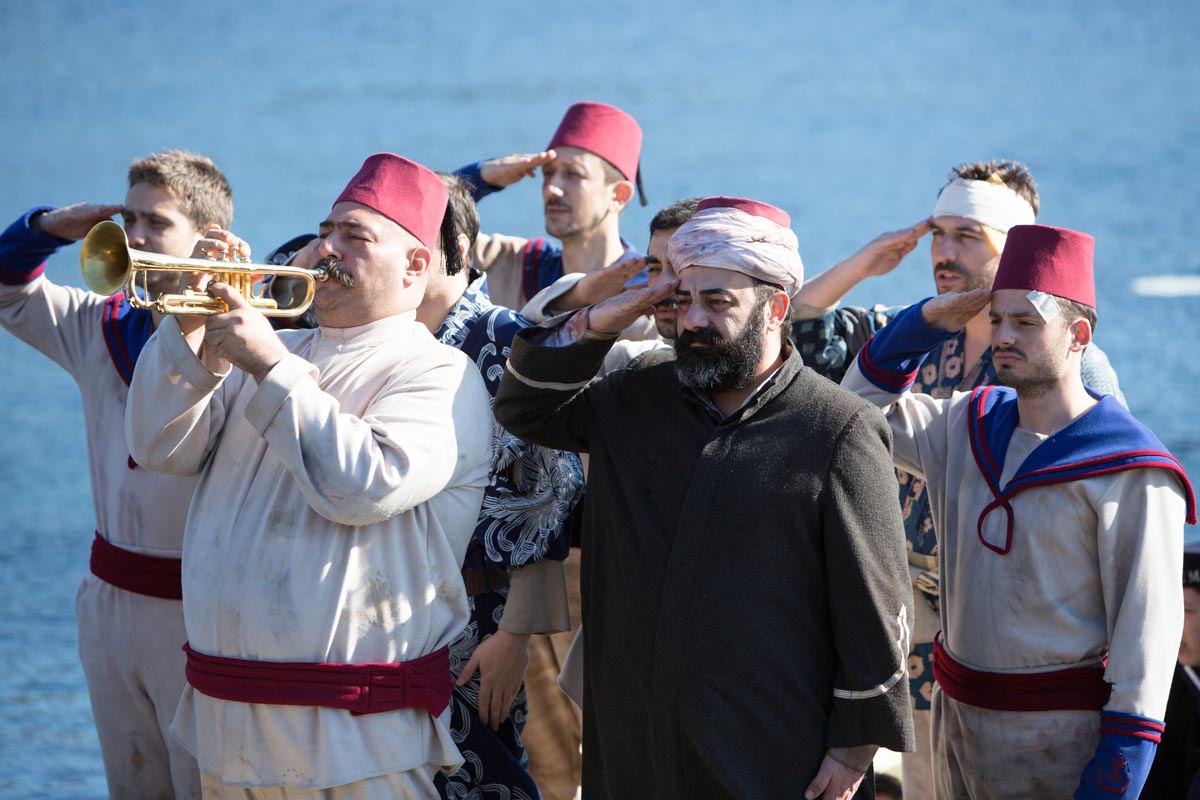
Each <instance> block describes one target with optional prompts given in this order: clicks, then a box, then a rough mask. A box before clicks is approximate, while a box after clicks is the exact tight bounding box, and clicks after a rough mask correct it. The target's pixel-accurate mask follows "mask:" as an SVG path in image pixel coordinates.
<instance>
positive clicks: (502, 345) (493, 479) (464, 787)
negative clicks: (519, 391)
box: [435, 278, 583, 800]
mask: <svg viewBox="0 0 1200 800" xmlns="http://www.w3.org/2000/svg"><path fill="white" fill-rule="evenodd" d="M482 280H483V279H482V278H479V279H477V280H475V281H474V282H473V283H472V284H471V286H470V287H469V288H468V289H467V291H466V293H464V294H463V296H462V298H461V299H460V300H459V301H458V303H457V304H456V305H455V306H454V308H452V309H451V310H450V313H449V314H448V315H447V316H446V319H445V321H443V322H442V325H441V327H439V328H438V330H437V333H436V334H435V338H437V340H438V341H440V342H442V343H443V344H447V345H450V346H451V347H454V348H457V349H458V350H461V351H462V352H464V353H466V354H467V356H469V357H470V358H471V360H472V361H474V362H475V364H476V366H478V367H479V372H480V374H482V375H483V380H484V383H485V384H487V388H488V391H489V392H490V393H491V394H492V396H493V397H495V395H496V390H497V389H498V388H499V387H500V379H501V377H503V375H504V365H505V363H506V362H507V360H508V354H509V350H510V348H511V347H512V341H513V337H514V336H516V334H517V331H519V330H521V329H522V328H527V327H529V324H530V323H529V322H528V321H527V320H526V319H525V318H524V317H522V316H520V315H519V314H517V313H515V312H513V311H511V310H509V309H507V308H503V307H501V306H496V305H493V304H492V303H491V302H490V301H489V300H488V299H487V296H486V295H484V294H483V293H482V292H481V291H480V288H479V287H480V284H481V283H482ZM582 489H583V467H582V464H581V463H580V460H579V456H578V455H576V454H575V453H566V452H561V451H557V450H547V449H545V448H543V447H537V446H534V445H530V444H527V443H526V442H523V441H521V440H520V439H518V438H516V437H515V436H513V435H512V434H510V433H509V432H508V431H506V430H504V429H503V428H502V427H500V425H499V424H498V423H496V422H495V420H493V421H492V469H491V476H490V483H489V485H488V487H487V490H486V491H485V492H484V498H483V507H482V509H481V510H480V512H479V522H478V523H477V525H476V526H475V535H474V538H472V540H471V543H470V545H468V547H467V556H466V559H465V561H464V563H463V579H464V580H465V581H466V584H467V593H468V595H470V603H471V619H470V621H469V623H468V624H467V627H466V629H464V630H463V632H462V633H461V634H460V635H459V636H458V638H457V639H455V641H454V642H453V643H452V644H451V645H450V666H451V670H452V672H453V673H454V677H455V678H456V679H457V678H458V675H459V673H460V672H461V671H462V668H463V667H464V666H466V664H467V662H468V661H469V660H470V658H471V654H472V653H474V652H475V648H476V647H478V646H479V643H480V642H482V641H483V640H484V639H486V638H487V637H489V636H491V635H492V634H494V633H495V632H496V631H497V630H498V627H499V624H500V619H501V617H502V615H503V613H504V602H505V599H506V598H507V596H508V572H509V571H510V570H511V569H515V568H519V567H521V566H523V565H525V564H530V563H532V562H535V561H539V560H541V559H544V558H550V559H555V560H562V559H564V558H566V556H567V552H568V549H569V543H568V542H567V541H566V540H565V539H564V537H563V536H562V533H563V523H564V522H565V520H566V518H567V516H568V515H569V514H570V512H571V509H572V508H573V507H574V505H575V503H576V502H577V501H578V499H579V497H580V496H581V492H582ZM450 705H451V720H450V733H451V736H453V738H454V742H455V744H457V745H458V748H459V750H461V751H462V754H463V759H464V760H465V763H464V765H463V767H462V769H460V770H459V771H458V772H456V773H455V774H454V775H451V776H446V775H445V774H444V773H440V774H439V775H438V777H437V784H438V789H439V791H440V792H441V795H442V797H444V798H448V799H449V800H486V799H487V798H496V800H500V799H501V798H503V800H509V798H511V799H512V800H535V798H538V797H540V796H541V795H540V793H539V792H538V789H537V785H536V784H535V783H534V781H533V778H531V777H530V775H529V772H528V767H529V758H528V756H527V755H526V753H525V748H524V746H523V745H522V744H521V732H522V730H523V729H524V727H525V716H526V713H527V709H526V702H525V688H524V687H521V691H520V692H518V694H517V697H516V699H515V700H514V701H513V705H512V708H511V709H509V715H508V718H507V719H506V720H505V721H504V723H503V724H502V725H501V726H500V729H499V730H498V731H492V730H491V729H490V728H488V727H487V726H486V725H484V724H483V723H482V722H481V721H480V719H479V714H478V708H479V674H478V673H476V674H475V675H474V676H473V677H472V678H471V681H470V682H469V683H468V684H467V685H466V686H457V685H456V686H455V688H454V695H453V697H452V698H451V703H450Z"/></svg>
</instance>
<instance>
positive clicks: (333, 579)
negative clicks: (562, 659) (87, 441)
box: [126, 313, 491, 788]
mask: <svg viewBox="0 0 1200 800" xmlns="http://www.w3.org/2000/svg"><path fill="white" fill-rule="evenodd" d="M281 338H283V340H284V342H285V344H286V345H287V346H288V349H289V351H290V353H291V354H290V355H288V356H286V357H285V358H284V359H282V360H281V361H280V362H279V363H278V364H276V365H275V366H274V367H273V368H272V369H271V371H270V372H269V373H268V374H267V375H266V377H265V378H264V380H263V383H262V385H261V386H259V385H257V384H256V383H255V381H254V379H253V378H251V377H250V376H248V375H246V374H245V373H243V372H241V371H240V370H236V369H235V370H232V371H231V372H230V373H229V374H228V375H226V376H224V377H222V376H218V375H214V374H212V373H211V372H209V371H208V370H207V369H205V368H204V367H203V365H202V364H201V362H200V361H199V360H198V359H197V358H196V356H195V355H194V354H193V353H192V351H191V350H190V348H189V347H188V345H187V343H186V342H185V341H184V339H183V337H182V335H181V333H180V330H179V326H178V324H177V323H176V321H175V320H174V319H167V320H166V321H164V322H163V324H162V325H161V326H160V328H159V330H158V332H157V333H156V334H155V336H154V337H152V338H151V340H150V342H149V343H148V344H147V346H146V349H145V351H144V352H143V353H142V357H141V360H140V361H139V363H138V367H137V370H136V372H135V375H134V380H133V385H132V387H131V389H130V402H129V414H128V416H127V418H126V434H127V436H128V439H129V443H130V448H131V450H132V452H133V454H134V457H135V458H137V459H138V460H139V461H140V462H141V463H144V464H146V465H147V466H151V467H153V468H155V469H161V470H163V471H169V472H172V473H176V474H191V473H200V476H201V477H200V483H199V486H198V487H197V490H196V495H195V498H194V499H193V502H192V505H191V508H190V509H189V513H188V520H187V534H186V539H185V541H186V547H185V550H184V568H183V586H184V616H185V620H186V622H187V633H188V640H189V642H190V643H191V646H192V647H193V648H195V649H196V650H197V651H199V652H202V653H209V654H215V655H220V656H226V657H231V658H239V659H253V660H265V661H300V662H336V663H365V662H394V661H406V660H410V659H414V658H417V657H419V656H422V655H425V654H427V653H430V652H432V651H434V650H437V649H438V648H440V647H443V646H445V645H448V644H449V643H450V642H451V641H452V640H453V639H454V637H455V636H456V635H457V634H458V632H459V631H460V630H461V629H462V628H463V626H464V625H465V624H466V622H467V617H468V609H467V601H466V595H465V590H464V586H463V583H462V578H461V576H460V573H459V570H460V566H461V563H462V559H463V555H464V553H465V551H466V547H467V543H468V540H469V539H470V537H471V532H472V530H473V528H474V526H475V520H476V517H477V515H478V513H479V508H480V503H481V501H482V497H483V489H484V486H485V485H486V483H487V477H488V466H489V462H490V457H491V452H490V441H489V435H490V429H489V425H490V421H491V413H490V402H489V398H488V395H487V391H486V390H485V389H484V386H483V382H482V379H481V378H480V377H479V373H478V370H477V369H476V368H475V366H474V365H473V364H471V363H470V362H469V361H468V359H467V358H466V357H465V356H463V355H462V354H461V353H459V352H458V351H456V350H454V349H452V348H450V347H446V346H444V345H441V344H439V343H437V342H436V341H434V339H433V337H432V336H431V335H430V334H429V332H428V331H427V330H426V329H425V328H424V327H423V326H421V325H420V324H419V323H417V322H416V321H415V319H414V315H413V314H412V313H408V314H403V315H399V316H396V317H390V318H387V319H383V320H379V321H377V322H374V323H372V324H369V325H365V326H362V327H359V328H350V329H325V328H318V329H315V330H305V331H289V332H286V333H284V334H281ZM448 719H449V711H448V710H447V711H446V712H445V713H443V714H442V716H441V717H440V718H439V719H436V720H435V719H432V718H431V717H430V716H429V714H428V713H427V712H425V711H424V710H421V709H401V710H397V711H390V712H385V713H378V714H369V715H364V716H358V717H355V716H352V715H351V714H350V712H348V711H344V710H340V709H330V708H314V707H297V706H275V705H260V704H247V703H237V702H227V701H222V700H217V699H214V698H210V697H207V696H205V695H202V694H199V693H197V692H195V691H194V690H192V689H190V688H189V689H188V690H187V691H185V693H184V696H183V699H182V701H181V703H180V707H179V710H178V712H177V715H176V719H175V725H174V731H175V733H176V735H177V736H179V737H180V738H181V739H182V740H183V741H184V742H185V744H187V746H188V747H189V748H190V749H191V750H192V751H193V752H194V753H195V754H196V756H197V758H198V760H199V762H200V765H201V769H202V770H204V771H205V772H207V773H212V774H214V775H217V776H219V777H220V779H221V780H222V781H223V782H224V783H227V784H231V785H237V786H275V785H286V786H296V787H306V788H320V787H331V786H337V785H341V784H346V783H351V782H354V781H358V780H362V779H364V778H369V777H372V776H377V775H383V774H387V773H395V772H402V771H405V770H409V769H414V768H419V767H422V766H424V765H429V764H433V765H449V766H453V765H456V764H457V763H459V762H460V761H461V756H460V755H459V752H458V750H457V749H456V748H455V746H454V744H453V742H452V741H451V739H450V733H449V729H448V725H447V723H448Z"/></svg>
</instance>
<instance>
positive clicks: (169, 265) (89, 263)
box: [79, 220, 329, 317]
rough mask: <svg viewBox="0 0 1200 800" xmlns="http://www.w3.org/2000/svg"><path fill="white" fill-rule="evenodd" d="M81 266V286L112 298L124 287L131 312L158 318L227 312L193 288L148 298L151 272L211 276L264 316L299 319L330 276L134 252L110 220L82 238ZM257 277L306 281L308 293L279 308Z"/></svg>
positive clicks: (319, 271) (317, 271)
mask: <svg viewBox="0 0 1200 800" xmlns="http://www.w3.org/2000/svg"><path fill="white" fill-rule="evenodd" d="M79 266H80V268H81V269H82V270H83V281H84V283H86V284H87V286H88V288H89V289H91V290H92V291H93V292H95V293H96V294H102V295H110V294H114V293H115V292H118V291H120V290H121V289H124V290H125V296H126V299H128V301H129V305H131V306H133V307H134V308H148V309H151V310H154V311H157V312H159V313H160V314H199V315H202V316H211V315H213V314H221V313H224V312H225V311H227V310H228V309H227V308H226V306H225V303H224V302H223V301H222V300H220V299H219V298H216V297H210V296H209V295H207V294H206V293H204V292H201V291H197V290H195V289H184V290H183V291H182V292H179V293H178V294H161V295H159V296H158V297H155V298H151V297H150V292H149V290H148V288H147V286H146V275H145V273H146V272H148V271H151V270H159V271H163V272H179V273H185V272H207V273H212V275H213V279H214V280H218V281H221V282H222V283H228V284H229V285H230V286H232V287H233V288H234V289H236V290H237V291H238V292H239V293H240V294H241V295H242V297H244V298H246V301H247V302H248V303H250V305H252V306H254V307H255V308H257V309H259V310H260V311H262V313H263V314H264V315H266V316H268V317H298V316H300V315H301V314H303V313H304V312H305V310H307V309H308V307H309V305H311V304H312V300H313V293H314V292H315V291H316V282H317V281H324V280H327V279H328V278H329V273H328V272H327V271H326V270H325V269H323V268H317V269H312V270H310V269H303V268H301V267H288V266H282V265H280V266H276V265H268V264H250V263H246V262H238V261H210V260H208V259H204V258H175V257H173V256H164V255H159V254H158V253H147V252H145V251H144V250H134V249H133V248H131V247H130V246H129V239H128V238H127V237H126V236H125V231H124V229H123V228H122V227H121V226H120V225H118V224H117V223H115V222H113V221H111V220H105V221H104V222H101V223H98V224H97V225H96V226H95V227H94V228H92V229H91V230H90V231H88V235H87V236H86V237H85V238H84V240H83V249H82V250H81V251H80V253H79ZM139 274H141V276H142V282H141V286H139V285H138V275H139ZM256 275H284V276H287V277H290V278H300V279H301V280H303V281H304V282H305V285H306V286H307V287H308V290H307V291H306V292H305V296H304V299H303V300H302V301H301V302H300V303H298V304H296V305H291V306H288V307H286V308H280V307H279V304H278V303H276V302H275V301H274V300H273V299H271V298H269V297H263V295H262V291H261V289H259V290H258V291H255V289H254V278H255V276H256Z"/></svg>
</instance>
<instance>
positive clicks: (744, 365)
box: [675, 313, 765, 393]
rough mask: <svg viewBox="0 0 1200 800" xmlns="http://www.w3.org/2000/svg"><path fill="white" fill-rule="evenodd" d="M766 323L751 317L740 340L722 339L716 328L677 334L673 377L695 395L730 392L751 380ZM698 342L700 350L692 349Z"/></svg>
mask: <svg viewBox="0 0 1200 800" xmlns="http://www.w3.org/2000/svg"><path fill="white" fill-rule="evenodd" d="M764 328H765V320H763V319H761V315H760V314H758V313H755V314H752V315H751V317H750V321H749V322H748V323H747V324H746V330H744V331H743V332H742V333H741V335H740V336H738V337H737V338H735V339H724V338H722V337H721V335H720V334H718V333H717V331H716V329H715V328H712V327H708V328H704V329H703V330H699V331H679V335H678V336H677V337H676V339H675V375H676V377H677V378H678V379H679V382H680V383H682V384H683V385H684V386H686V387H688V388H689V389H692V390H694V391H697V392H706V393H707V392H732V391H738V390H740V389H745V388H746V387H747V386H749V385H750V382H751V381H752V380H754V376H755V374H757V372H758V364H759V362H760V361H761V360H762V344H763V332H764ZM697 342H699V343H700V344H701V345H702V346H700V347H692V345H693V344H694V343H697Z"/></svg>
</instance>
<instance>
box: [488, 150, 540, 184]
mask: <svg viewBox="0 0 1200 800" xmlns="http://www.w3.org/2000/svg"><path fill="white" fill-rule="evenodd" d="M556 158H558V154H557V153H555V152H554V151H553V150H543V151H542V152H540V153H513V154H512V155H511V156H504V157H503V158H493V159H491V160H489V161H484V162H483V163H482V164H480V165H479V177H481V178H483V181H484V183H487V184H489V185H491V186H495V187H496V188H498V189H502V188H504V187H505V186H511V185H513V184H514V183H516V182H517V181H519V180H521V179H522V178H532V177H534V176H536V175H537V168H538V167H540V166H542V165H543V164H549V163H550V162H551V161H553V160H554V159H556Z"/></svg>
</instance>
